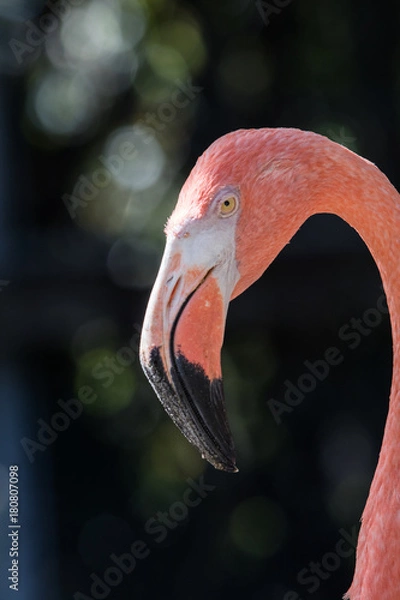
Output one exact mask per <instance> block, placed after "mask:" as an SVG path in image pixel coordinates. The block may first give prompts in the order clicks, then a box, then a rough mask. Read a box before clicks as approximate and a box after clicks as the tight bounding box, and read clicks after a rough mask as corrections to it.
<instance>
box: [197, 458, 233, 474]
mask: <svg viewBox="0 0 400 600" xmlns="http://www.w3.org/2000/svg"><path fill="white" fill-rule="evenodd" d="M201 458H204V459H205V460H207V461H208V462H209V463H210V464H211V465H212V466H213V467H215V468H216V469H218V470H219V471H225V473H238V472H239V469H238V468H237V466H236V461H235V460H223V461H219V460H217V459H215V458H214V457H208V456H205V455H204V454H202V455H201Z"/></svg>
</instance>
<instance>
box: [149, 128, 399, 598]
mask: <svg viewBox="0 0 400 600" xmlns="http://www.w3.org/2000/svg"><path fill="white" fill-rule="evenodd" d="M315 213H334V214H337V215H338V216H340V217H341V218H343V219H344V220H345V221H347V222H348V223H349V224H350V225H351V226H352V227H353V228H354V229H356V230H357V231H358V233H359V235H360V236H361V237H362V239H363V240H364V242H365V243H366V244H367V246H368V248H369V249H370V252H371V254H372V255H373V257H374V259H375V261H376V263H377V266H378V268H379V271H380V274H381V277H382V283H383V287H384V290H385V293H386V296H387V302H388V307H389V312H390V315H391V326H392V339H393V349H394V350H393V361H394V362H393V378H392V388H391V394H390V402H389V411H388V417H387V421H386V425H385V431H384V436H383V441H382V448H381V451H380V455H379V460H378V464H377V468H376V471H375V475H374V478H373V481H372V484H371V488H370V492H369V495H368V499H367V502H366V506H365V508H364V512H363V515H362V519H361V521H362V523H361V528H360V533H359V538H358V545H357V553H356V566H355V573H354V578H353V582H352V585H351V587H350V589H349V591H348V592H347V594H346V595H345V596H344V597H345V598H346V599H350V600H399V598H400V486H399V483H400V477H399V475H400V464H399V463H400V451H399V448H398V444H399V441H400V415H399V411H400V261H399V254H400V196H399V194H398V192H397V191H396V189H395V188H394V187H393V186H392V184H391V183H390V182H389V180H388V179H387V177H386V176H385V175H384V174H383V173H382V172H381V171H380V170H379V169H378V168H377V167H376V166H375V165H374V164H373V163H371V162H369V161H368V160H366V159H364V158H361V157H360V156H358V155H357V154H355V153H354V152H352V151H350V150H348V149H347V148H345V147H343V146H341V145H339V144H337V143H335V142H333V141H331V140H329V139H327V138H326V137H324V136H322V135H318V134H316V133H313V132H307V131H302V130H298V129H285V128H282V129H267V128H262V129H250V130H237V131H234V132H231V133H228V134H227V135H224V136H223V137H221V138H219V139H217V140H216V141H215V142H214V143H213V144H212V145H211V146H210V147H209V148H208V149H207V150H206V151H205V152H204V154H203V155H202V156H201V157H200V158H199V159H198V161H197V163H196V165H195V166H194V168H193V170H192V171H191V173H190V175H189V177H188V179H187V180H186V182H185V183H184V185H183V187H182V190H181V192H180V195H179V198H178V202H177V205H176V207H175V209H174V211H173V213H172V215H171V216H170V218H169V220H168V222H167V225H166V228H165V232H166V246H165V251H164V255H163V259H162V262H161V266H160V270H159V273H158V275H157V279H156V282H155V284H154V287H153V290H152V292H151V295H150V299H149V303H148V307H147V310H146V314H145V319H144V324H143V330H142V337H141V343H140V360H141V364H142V367H143V369H144V372H145V374H146V375H147V377H148V379H149V381H150V383H151V385H152V386H153V388H154V390H155V392H156V394H157V395H158V397H159V399H160V401H161V403H162V404H163V406H164V408H165V410H166V412H167V413H168V414H169V416H170V417H171V418H172V419H173V421H174V422H175V424H176V425H177V426H178V428H179V429H180V430H181V431H182V432H183V434H184V435H185V436H186V437H187V439H188V440H189V441H190V442H191V443H192V444H194V445H195V446H196V447H197V448H198V450H199V451H200V452H201V455H202V457H203V458H205V459H207V460H208V461H209V462H210V463H211V464H212V465H214V467H216V468H218V469H223V470H225V471H231V472H235V471H237V468H236V460H235V451H234V445H233V441H232V434H231V432H230V429H229V424H228V421H227V416H226V410H225V401H224V394H223V387H222V376H221V367H220V352H221V347H222V342H223V336H224V328H225V320H226V314H227V309H228V304H229V302H230V300H232V299H233V298H235V297H236V296H238V295H239V294H241V293H242V292H243V291H244V290H245V289H246V288H248V287H249V286H250V285H251V284H252V283H253V282H254V281H256V280H257V279H258V278H259V277H260V276H261V275H262V273H263V272H264V271H265V270H266V269H267V267H268V266H269V265H270V264H271V262H272V261H273V260H274V258H275V257H276V256H277V254H278V253H279V252H280V250H281V249H282V248H283V247H284V246H285V245H286V244H287V243H288V242H289V241H290V239H291V238H292V236H293V235H294V234H295V233H296V231H297V230H298V229H299V227H300V226H301V225H302V223H303V222H304V221H305V220H306V219H307V218H308V217H310V216H311V215H313V214H315Z"/></svg>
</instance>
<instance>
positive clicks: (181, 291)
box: [140, 238, 237, 472]
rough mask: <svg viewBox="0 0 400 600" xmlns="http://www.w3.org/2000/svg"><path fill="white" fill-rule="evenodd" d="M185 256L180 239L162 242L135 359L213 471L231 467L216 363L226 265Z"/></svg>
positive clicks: (228, 288)
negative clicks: (160, 258)
mask: <svg viewBox="0 0 400 600" xmlns="http://www.w3.org/2000/svg"><path fill="white" fill-rule="evenodd" d="M189 246H190V245H189ZM191 254H193V251H192V252H190V251H189V250H188V245H187V244H186V240H185V239H181V238H173V239H169V240H168V241H167V245H166V248H165V252H164V256H163V260H162V263H161V266H160V270H159V273H158V276H157V279H156V282H155V284H154V288H153V290H152V293H151V296H150V300H149V304H148V307H147V311H146V315H145V319H144V324H143V330H142V338H141V343H140V362H141V364H142V367H143V370H144V372H145V374H146V376H147V377H148V379H149V381H150V383H151V385H152V386H153V388H154V390H155V392H156V394H157V396H158V397H159V399H160V401H161V403H162V404H163V406H164V408H165V410H166V412H167V413H168V415H169V416H170V417H171V418H172V420H173V421H174V423H175V424H176V425H177V426H178V428H179V429H180V430H181V432H182V433H183V434H184V435H185V436H186V438H187V439H188V440H189V442H191V443H192V444H194V446H196V447H197V448H198V450H199V451H200V453H201V455H202V457H203V458H205V459H207V460H208V461H209V462H210V463H211V464H212V465H214V467H216V468H217V469H222V470H225V471H231V472H235V471H237V468H236V464H235V452H234V446H233V439H232V434H231V431H230V429H229V424H228V420H227V416H226V410H225V400H224V392H223V386H222V377H221V367H220V353H221V346H222V342H223V336H224V330H225V320H226V313H227V309H228V304H229V300H230V296H231V292H232V289H233V286H234V281H232V279H233V278H232V276H231V274H230V270H229V269H223V268H221V266H219V265H218V266H216V265H212V264H211V265H210V264H206V263H207V261H205V260H203V261H195V260H193V259H191V257H190V255H191ZM201 262H203V264H200V263H201ZM195 263H197V264H195Z"/></svg>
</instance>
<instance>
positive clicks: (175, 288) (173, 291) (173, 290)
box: [167, 277, 181, 307]
mask: <svg viewBox="0 0 400 600" xmlns="http://www.w3.org/2000/svg"><path fill="white" fill-rule="evenodd" d="M171 279H172V277H170V278H169V279H168V281H167V283H168V282H169V281H171ZM180 282H181V278H180V277H178V279H177V280H176V283H175V285H174V287H173V288H172V291H171V294H170V297H169V299H168V304H167V306H168V307H170V306H171V304H172V301H173V299H174V297H175V295H176V292H177V289H178V286H179V284H180Z"/></svg>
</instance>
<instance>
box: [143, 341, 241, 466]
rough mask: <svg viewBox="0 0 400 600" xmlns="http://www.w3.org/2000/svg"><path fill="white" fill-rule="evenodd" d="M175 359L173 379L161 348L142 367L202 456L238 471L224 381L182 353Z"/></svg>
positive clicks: (215, 464)
mask: <svg viewBox="0 0 400 600" xmlns="http://www.w3.org/2000/svg"><path fill="white" fill-rule="evenodd" d="M174 358H175V364H174V366H173V367H172V368H171V379H170V378H169V377H168V375H167V373H166V369H165V367H164V364H163V360H162V358H161V352H160V348H157V347H155V348H153V349H152V351H151V353H150V357H149V360H143V359H142V367H143V369H144V371H145V373H146V375H147V377H148V379H149V381H150V383H151V384H152V386H153V388H154V390H155V391H156V393H157V395H158V397H159V399H160V401H161V403H162V404H163V406H164V408H165V410H166V412H167V413H168V415H169V416H170V417H171V418H172V420H173V421H174V423H175V424H176V425H177V427H178V428H179V429H180V430H181V431H182V433H183V434H184V435H185V437H186V438H187V439H188V440H189V441H190V442H191V443H192V444H193V445H194V446H196V448H197V449H198V450H199V451H200V454H201V456H202V458H204V459H205V460H207V461H208V462H209V463H210V464H211V465H212V466H213V467H215V468H216V469H219V470H221V471H225V472H228V473H237V472H238V468H237V466H236V458H235V450H234V445H233V439H232V434H231V431H230V429H229V424H228V420H227V416H226V411H225V400H224V394H223V386H222V380H221V379H215V380H212V381H210V379H209V378H208V377H207V375H206V374H205V372H204V370H203V369H202V368H201V367H200V365H194V364H193V363H191V362H190V361H188V360H187V359H186V358H185V356H183V355H182V354H179V355H178V356H177V357H174ZM171 380H172V381H171Z"/></svg>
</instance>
